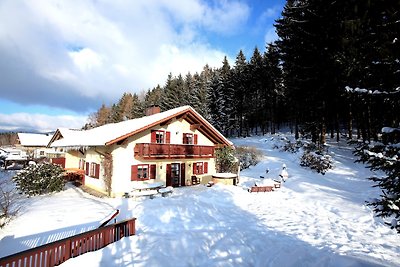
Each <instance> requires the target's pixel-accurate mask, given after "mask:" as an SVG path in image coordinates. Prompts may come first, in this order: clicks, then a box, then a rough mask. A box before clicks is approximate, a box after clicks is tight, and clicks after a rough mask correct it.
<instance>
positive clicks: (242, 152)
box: [235, 147, 262, 170]
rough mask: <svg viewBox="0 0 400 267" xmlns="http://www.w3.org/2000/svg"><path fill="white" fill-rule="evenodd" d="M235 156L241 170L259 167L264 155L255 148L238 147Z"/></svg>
mask: <svg viewBox="0 0 400 267" xmlns="http://www.w3.org/2000/svg"><path fill="white" fill-rule="evenodd" d="M235 154H236V157H237V158H238V159H239V162H240V169H241V170H244V169H247V168H249V167H250V166H255V165H257V163H259V162H260V159H261V157H262V153H261V152H260V151H259V150H258V149H257V148H255V147H237V148H236V152H235Z"/></svg>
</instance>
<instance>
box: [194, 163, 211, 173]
mask: <svg viewBox="0 0 400 267" xmlns="http://www.w3.org/2000/svg"><path fill="white" fill-rule="evenodd" d="M205 173H208V162H194V163H193V174H194V175H196V174H205Z"/></svg>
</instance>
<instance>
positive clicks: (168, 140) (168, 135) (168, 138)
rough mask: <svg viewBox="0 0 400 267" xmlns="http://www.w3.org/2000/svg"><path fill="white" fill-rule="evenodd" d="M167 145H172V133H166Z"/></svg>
mask: <svg viewBox="0 0 400 267" xmlns="http://www.w3.org/2000/svg"><path fill="white" fill-rule="evenodd" d="M165 143H166V144H170V143H171V132H166V141H165Z"/></svg>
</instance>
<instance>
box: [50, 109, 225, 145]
mask: <svg viewBox="0 0 400 267" xmlns="http://www.w3.org/2000/svg"><path fill="white" fill-rule="evenodd" d="M184 113H190V114H191V115H192V116H194V117H195V118H196V119H197V120H199V121H200V122H202V123H203V124H204V125H205V126H207V128H208V129H209V130H210V133H212V134H214V135H215V136H217V138H218V140H220V142H221V143H224V144H226V145H232V143H231V142H230V141H229V140H228V139H226V138H225V137H224V136H223V135H222V134H221V133H220V132H219V131H218V130H217V129H215V128H214V127H213V126H212V125H211V124H210V123H209V122H207V121H206V120H205V119H204V118H203V117H202V116H201V115H200V114H199V113H197V112H196V111H195V110H194V109H193V108H191V107H190V106H183V107H178V108H174V109H171V110H168V111H165V112H161V113H157V114H154V115H150V116H145V117H141V118H137V119H133V120H127V121H123V122H118V123H110V124H106V125H103V126H100V127H96V128H93V129H90V130H82V131H78V130H68V129H65V128H63V129H58V132H59V134H60V135H61V136H62V138H60V139H58V140H53V142H51V144H50V146H51V147H88V146H105V145H110V144H113V143H115V142H118V141H119V140H122V139H125V138H127V137H130V136H132V135H134V134H136V133H139V132H141V131H144V130H146V129H148V128H150V127H153V126H155V125H157V124H159V123H162V122H165V121H168V120H170V119H171V118H173V117H175V116H179V115H181V114H184ZM56 134H57V133H56ZM56 134H55V135H56ZM55 139H57V138H55Z"/></svg>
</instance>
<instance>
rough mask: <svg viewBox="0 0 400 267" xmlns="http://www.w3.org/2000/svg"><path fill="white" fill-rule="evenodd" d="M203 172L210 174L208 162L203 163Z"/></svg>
mask: <svg viewBox="0 0 400 267" xmlns="http://www.w3.org/2000/svg"><path fill="white" fill-rule="evenodd" d="M203 170H204V173H208V162H204V163H203Z"/></svg>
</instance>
